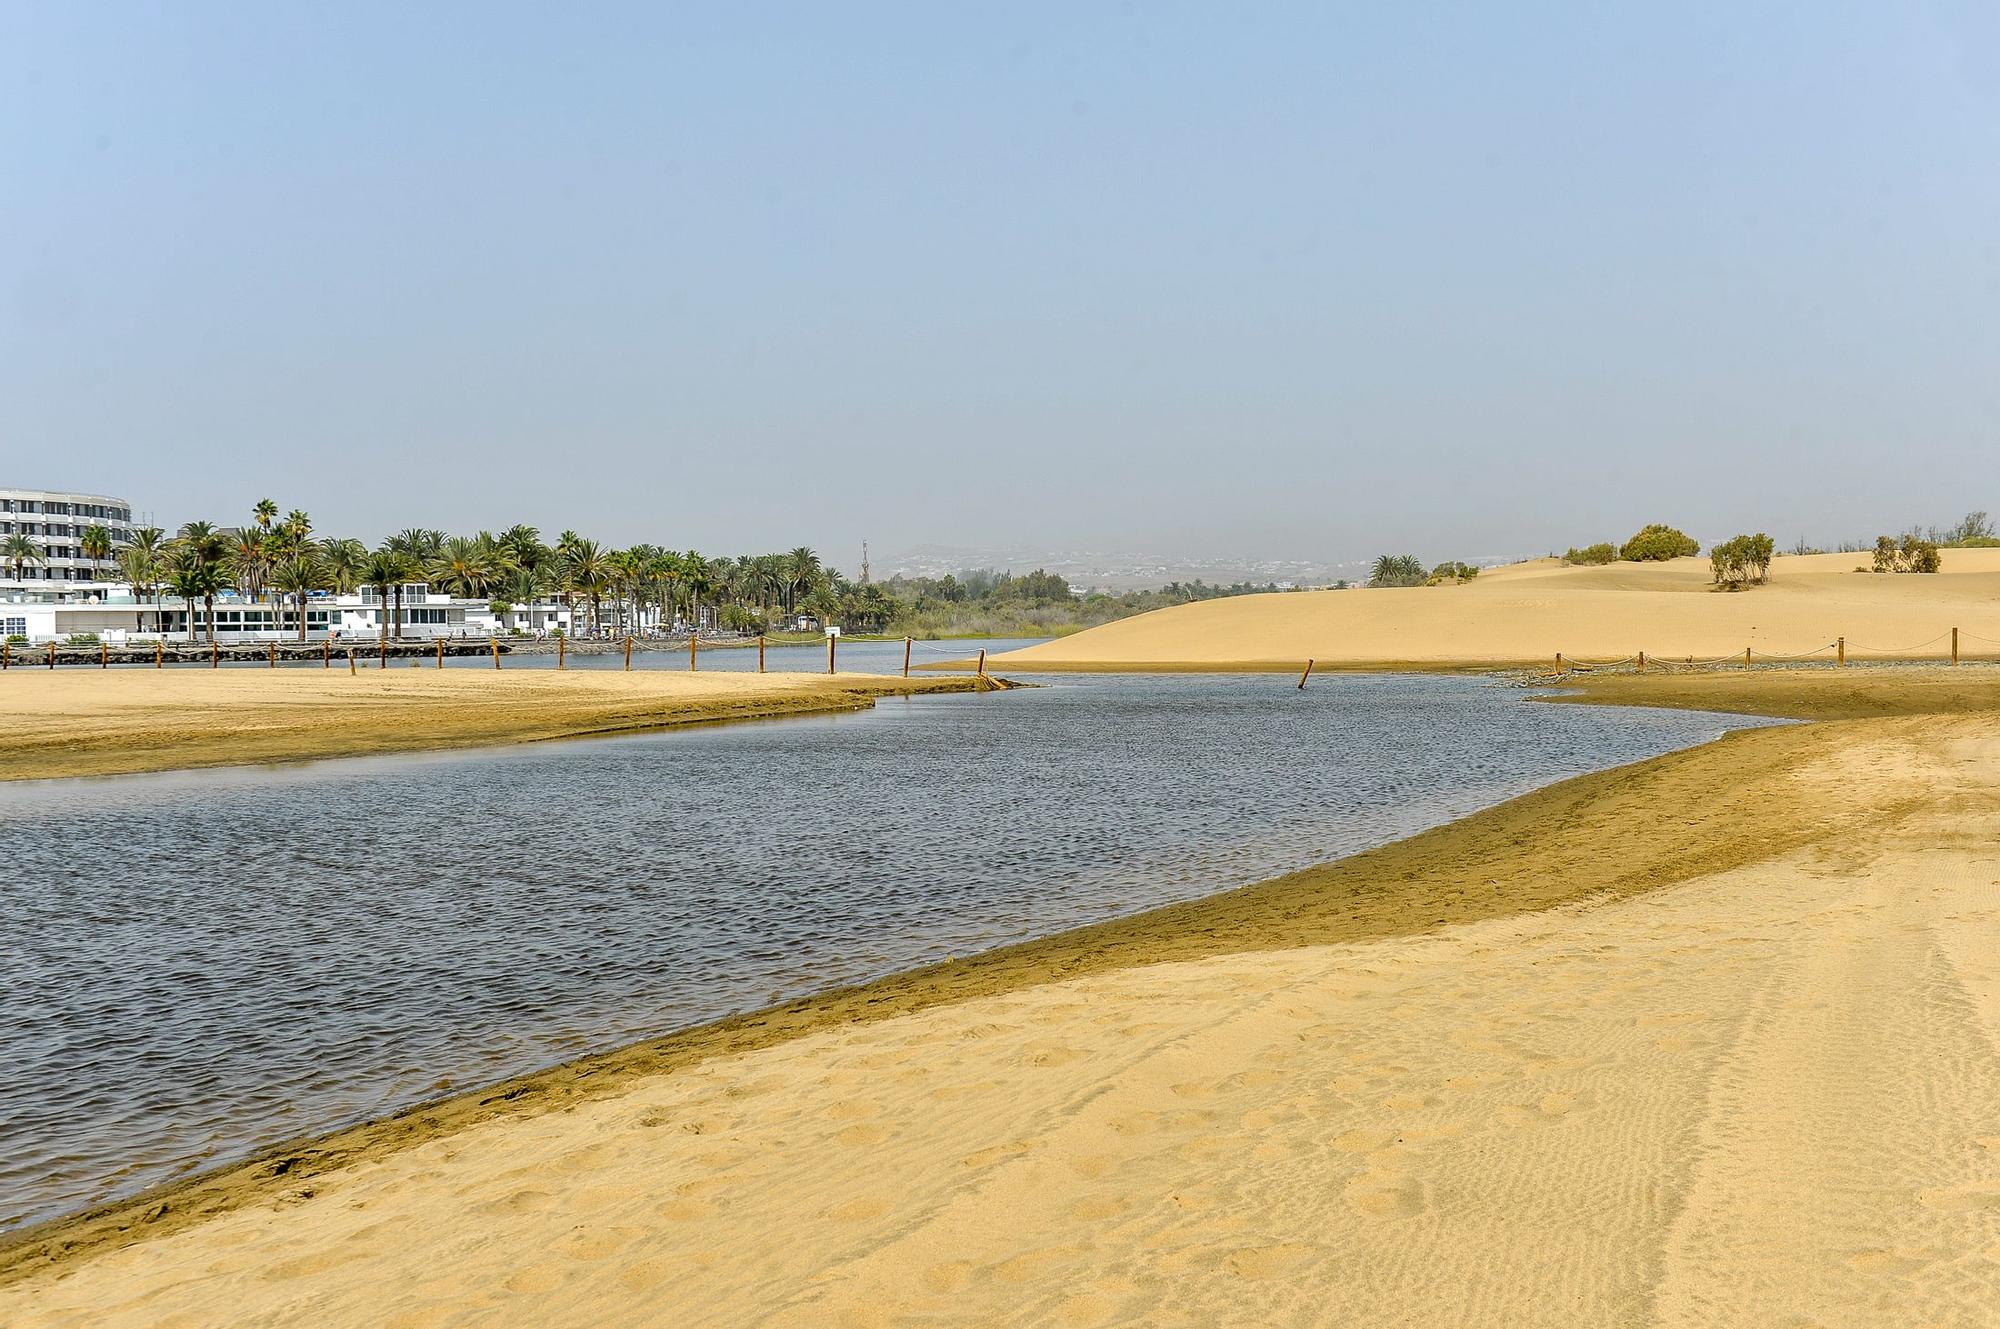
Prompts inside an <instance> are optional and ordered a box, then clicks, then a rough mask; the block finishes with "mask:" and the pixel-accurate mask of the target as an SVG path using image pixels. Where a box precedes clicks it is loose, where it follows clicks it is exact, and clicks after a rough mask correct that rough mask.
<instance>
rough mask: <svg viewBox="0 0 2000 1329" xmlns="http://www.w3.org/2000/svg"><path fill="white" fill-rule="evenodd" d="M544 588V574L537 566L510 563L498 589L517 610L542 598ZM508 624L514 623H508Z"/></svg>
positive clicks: (525, 607) (545, 583) (545, 587)
mask: <svg viewBox="0 0 2000 1329" xmlns="http://www.w3.org/2000/svg"><path fill="white" fill-rule="evenodd" d="M503 538H504V537H503ZM546 589H548V582H547V580H546V574H544V573H543V571H542V570H541V569H540V568H539V567H529V566H525V565H523V564H519V563H516V564H512V565H511V566H510V567H509V568H508V570H507V574H506V577H505V579H504V580H502V582H501V583H500V591H501V593H502V594H503V595H505V596H506V597H507V603H508V604H510V605H512V606H513V607H514V608H515V609H517V610H520V609H528V608H529V607H530V606H532V605H533V604H534V603H535V601H537V600H539V599H541V598H542V592H543V591H544V590H546ZM508 626H509V627H512V626H515V625H514V624H511V623H510V624H508Z"/></svg>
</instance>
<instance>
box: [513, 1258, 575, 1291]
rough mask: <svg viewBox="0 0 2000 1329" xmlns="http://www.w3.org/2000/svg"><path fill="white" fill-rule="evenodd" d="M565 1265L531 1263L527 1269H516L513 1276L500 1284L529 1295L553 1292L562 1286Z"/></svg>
mask: <svg viewBox="0 0 2000 1329" xmlns="http://www.w3.org/2000/svg"><path fill="white" fill-rule="evenodd" d="M565 1272H566V1270H565V1267H564V1266H562V1265H556V1264H531V1265H529V1266H528V1267H527V1268H526V1269H520V1270H516V1271H515V1273H514V1274H513V1276H512V1277H510V1278H509V1279H507V1281H506V1282H504V1283H502V1284H501V1285H500V1286H502V1287H504V1288H506V1289H507V1290H508V1291H509V1292H519V1293H523V1294H525V1295H527V1296H531V1297H532V1296H539V1295H541V1294H542V1293H544V1292H553V1291H555V1290H556V1289H557V1288H558V1287H560V1286H562V1281H563V1274H564V1273H565Z"/></svg>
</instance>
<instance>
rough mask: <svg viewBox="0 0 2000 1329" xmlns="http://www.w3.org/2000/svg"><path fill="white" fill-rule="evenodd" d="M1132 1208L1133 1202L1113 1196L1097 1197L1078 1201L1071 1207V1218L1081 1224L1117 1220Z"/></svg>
mask: <svg viewBox="0 0 2000 1329" xmlns="http://www.w3.org/2000/svg"><path fill="white" fill-rule="evenodd" d="M1131 1207H1132V1204H1131V1201H1129V1200H1121V1199H1119V1198H1118V1197H1117V1196H1113V1195H1097V1196H1091V1197H1090V1198H1088V1199H1083V1200H1078V1201H1077V1202H1076V1203H1075V1204H1073V1205H1071V1206H1070V1207H1069V1216H1070V1217H1071V1218H1074V1219H1076V1220H1077V1221H1078V1222H1081V1223H1097V1222H1102V1221H1103V1220H1104V1219H1107V1218H1116V1217H1118V1215H1120V1214H1122V1213H1124V1212H1125V1211H1126V1210H1127V1209H1130V1208H1131Z"/></svg>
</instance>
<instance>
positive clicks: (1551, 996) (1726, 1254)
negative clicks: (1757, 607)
mask: <svg viewBox="0 0 2000 1329" xmlns="http://www.w3.org/2000/svg"><path fill="white" fill-rule="evenodd" d="M1981 672H1983V671H1981ZM1896 673H1897V674H1899V675H1909V674H1910V673H1911V671H1896ZM1725 681H1726V680H1725ZM1764 681H1765V682H1766V683H1767V684H1769V686H1767V687H1765V688H1764V689H1763V691H1761V692H1760V693H1759V694H1758V699H1759V700H1760V701H1761V702H1762V703H1764V704H1765V705H1767V706H1770V707H1772V708H1773V709H1780V710H1781V713H1782V711H1783V710H1790V711H1793V712H1797V713H1806V712H1809V711H1811V710H1812V709H1814V708H1815V707H1818V708H1822V709H1826V710H1829V711H1830V712H1837V713H1840V714H1845V715H1848V716H1850V717H1852V718H1846V719H1841V720H1833V721H1828V722H1825V723H1818V724H1812V725H1806V726H1799V727H1789V728H1783V729H1771V730H1758V731H1749V732H1743V733H1738V734H1734V735H1731V736H1729V737H1728V738H1725V739H1723V740H1721V741H1720V742H1718V743H1715V744H1711V745H1708V746H1706V747H1703V748H1699V749H1696V750H1693V751H1690V752H1687V753H1681V754H1676V755H1673V756H1670V757H1665V758H1660V759H1657V760H1654V761H1649V762H1644V763H1640V764H1637V765H1634V766H1630V767H1625V768H1621V769H1619V770H1616V771H1610V772H1604V773H1600V774H1597V775H1592V776H1585V777H1582V778H1581V779H1577V780H1572V781H1568V782H1565V783H1564V784H1561V785H1558V786H1555V787H1552V788H1550V789H1547V790H1543V791H1540V792H1537V793H1534V794H1530V795H1528V796H1526V797H1524V798H1520V799H1517V800H1514V801H1513V802H1511V803H1508V804H1505V805H1502V806H1501V807H1498V808H1494V809H1490V810H1488V811H1487V812H1483V813H1480V814H1477V815H1475V816H1473V817H1470V818H1467V819H1465V820H1463V821H1460V822H1457V823H1454V824H1452V825H1450V826H1446V827H1442V828H1439V829H1438V830H1435V831H1432V832H1429V833H1427V834H1424V835H1420V836H1416V837H1413V838H1411V839H1409V840H1405V841H1401V842H1399V843H1397V844H1393V845H1389V846H1386V847H1384V848H1382V849H1379V850H1375V851H1372V852H1370V853H1367V854H1362V855H1359V856H1356V857H1354V858H1351V859H1347V860H1343V861H1341V862H1338V863H1334V864H1330V865H1327V866H1325V867H1321V868H1316V869H1312V870H1309V871H1307V872H1303V873H1298V874H1294V875H1292V876H1289V877H1285V878H1281V879H1279V880H1277V881H1273V882H1269V883H1265V884H1263V885H1260V886H1256V887H1252V888H1249V889H1247V890H1242V891H1236V892H1231V893H1229V894H1225V895H1221V896H1217V897H1213V898H1211V899H1208V900H1202V901H1197V902H1192V903H1189V904H1184V905H1179V906H1175V907H1173V908H1170V909H1165V910H1159V911H1156V912H1154V913H1150V914H1146V915H1142V916H1139V917H1136V918H1131V919H1125V920H1120V921H1118V922H1115V923H1111V924H1106V925H1103V926H1101V927H1097V928H1091V929H1084V930H1082V931H1079V932H1073V933H1069V934H1065V935H1063V936H1060V937H1054V938H1050V939H1047V940H1044V941H1040V942H1036V943H1031V944H1029V945H1025V946H1019V947H1014V948H1011V949H1009V950H1006V951H1002V952H996V953H994V954H991V955H987V956H982V957H977V958H974V959H970V960H965V961H959V962H955V963H952V964H948V965H943V966H938V967H935V968H933V969H930V970H925V971H920V972H917V973H912V974H905V975H899V976H897V977H895V978H892V979H889V980H885V981H883V982H881V983H877V984H873V985H870V986H869V987H866V988H862V989H858V990H855V991H850V992H845V993H837V994H831V995H828V996H825V997H822V998H818V999H814V1000H810V1001H803V1002H797V1003H793V1004H791V1005H789V1006H786V1007H783V1008H780V1009H779V1010H776V1011H772V1012H765V1013H762V1014H760V1015H757V1016H751V1017H744V1018H741V1019H738V1020H733V1021H729V1022H725V1023H724V1024H721V1025H716V1026H710V1027H708V1028H705V1029H702V1030H696V1031H692V1032H690V1033H687V1034H684V1035H681V1036H678V1037H675V1038H670V1039H666V1040H662V1041H660V1042H657V1043H653V1044H648V1045H643V1046H640V1047H637V1048H630V1049H625V1050H623V1051H620V1052H616V1053H612V1054H608V1055H606V1056H602V1057H595V1058H589V1059H586V1060H584V1061H580V1062H577V1063H572V1064H571V1065H569V1066H566V1067H563V1068H559V1069H557V1070H555V1071H551V1072H546V1073H544V1074H542V1075H538V1076H533V1077H528V1078H526V1079H524V1080H521V1081H516V1082H514V1083H512V1084H510V1085H507V1086H502V1087H501V1088H499V1089H497V1090H494V1091H489V1092H487V1093H483V1094H478V1095H470V1096H467V1097H464V1098H460V1099H456V1100H452V1101H450V1102H448V1103H444V1104H440V1105H434V1106H432V1107H430V1108H426V1109H421V1110H418V1111H416V1112H413V1113H410V1114H406V1115H404V1116H403V1117H400V1118H397V1119H394V1120H391V1121H388V1122H383V1123H376V1124H373V1125H370V1126H367V1127H362V1128H359V1129H357V1130H354V1131H350V1132H345V1133H343V1134H341V1135H339V1136H335V1137H332V1138H330V1139H326V1140H321V1141H317V1142H314V1143H312V1144H310V1145H307V1146H302V1147H299V1148H296V1149H293V1150H288V1151H285V1152H284V1153H282V1154H281V1155H279V1156H277V1157H275V1158H271V1159H266V1160H264V1161H262V1162H261V1163H258V1164H254V1165H247V1166H244V1167H241V1168H238V1169H235V1170H233V1171H231V1172H228V1173H224V1174H220V1175H218V1176H216V1177H212V1178H208V1179H205V1180H204V1181H202V1182H200V1183H198V1184H196V1185H193V1186H188V1187H184V1188H181V1189H179V1190H177V1191H173V1192H169V1193H165V1194H162V1195H158V1196H154V1197H149V1198H148V1199H146V1200H144V1201H142V1202H140V1203H138V1204H134V1205H127V1206H122V1207H120V1208H118V1209H116V1210H113V1211H110V1212H107V1213H105V1214H102V1215H99V1216H97V1217H95V1218H92V1219H86V1220H83V1221H79V1222H71V1223H68V1224H65V1225H62V1226H60V1227H57V1228H54V1229H49V1230H45V1231H43V1232H42V1233H39V1234H33V1239H31V1240H29V1241H27V1242H25V1243H22V1244H19V1245H17V1246H15V1247H14V1248H13V1249H12V1250H11V1251H9V1252H7V1253H6V1254H5V1255H4V1256H0V1322H4V1323H9V1324H15V1323H19V1324H23V1325H59V1324H60V1325H70V1324H211V1323H227V1322H241V1321H243V1320H256V1321H258V1322H262V1323H313V1324H402V1325H419V1324H461V1323H462V1324H473V1323H506V1322H511V1323H530V1322H532V1323H542V1324H621V1323H625V1324H651V1323H659V1324H668V1323H671V1324H685V1325H699V1324H715V1325H738V1324H751V1323H774V1324H801V1325H829V1324H832V1325H839V1324H859V1325H868V1324H897V1323H911V1322H925V1323H953V1324H974V1323H976V1324H1047V1323H1057V1324H1098V1323H1120V1322H1125V1323H1129V1322H1145V1323H1149V1324H1156V1323H1157V1324H1190V1325H1193V1324H1214V1323H1257V1324H1294V1323H1296V1324H1318V1323H1329V1322H1333V1323H1394V1324H1422V1325H1462V1324H1475V1323H1495V1324H1498V1323H1533V1324H1557V1325H1579V1326H1581V1325H1592V1326H1595V1325H1603V1324H1660V1325H1712V1324H1741V1325H1746V1326H1747V1325H1758V1326H1763V1325H1771V1324H1779V1323H1796V1324H1808V1323H1810V1324H1817V1325H1836V1324H1856V1325H1859V1324H1869V1325H1879V1324H1892V1325H1900V1324H1912V1325H1914V1324H1951V1325H1961V1324H1962V1325H1972V1324H1983V1323H1987V1322H1989V1321H1988V1320H1987V1318H1986V1317H1987V1315H1988V1313H1989V1312H1990V1308H1991V1306H1992V1305H1993V1304H1995V1301H1996V1298H2000V1075H1996V1074H1994V1071H1995V1069H1996V1067H2000V1055H1996V1051H1995V1048H1996V1040H2000V969H1996V968H1995V966H1993V965H1992V963H1991V962H1990V956H1991V955H1992V954H1993V953H1994V947H1995V944H1996V943H2000V891H1996V883H2000V850H1995V849H1993V848H1992V847H1991V846H1993V845H1994V844H1995V843H1996V842H2000V835H1997V834H1996V833H2000V792H1996V791H2000V778H1996V777H2000V715H1996V714H1993V713H1992V712H1991V711H1990V710H1988V709H1983V708H1982V709H1981V710H1977V711H1970V712H1963V713H1955V714H1935V713H1922V712H1919V713H1904V712H1906V711H1907V710H1908V709H1909V708H1911V707H1913V706H1919V705H1922V706H1931V707H1942V706H1945V705H1947V704H1952V705H1963V704H1966V703H1967V702H1968V700H1978V699H1983V696H1984V694H1983V693H1979V692H1978V691H1977V690H1976V688H1974V689H1972V690H1969V691H1968V690H1967V683H1968V681H1967V680H1966V679H1963V678H1961V679H1960V680H1957V681H1956V682H1953V681H1952V680H1943V682H1942V683H1938V682H1932V681H1928V680H1923V679H1919V678H1915V677H1908V676H1906V677H1894V676H1889V675H1888V674H1887V672H1886V671H1884V675H1883V676H1882V677H1879V678H1869V679H1867V680H1865V681H1863V682H1861V683H1857V680H1856V678H1855V676H1853V675H1850V676H1849V677H1848V678H1845V679H1841V678H1834V677H1831V676H1829V675H1827V674H1824V673H1819V674H1811V673H1801V674H1798V675H1793V676H1788V677H1787V678H1785V679H1782V680H1779V679H1776V678H1768V679H1766V680H1764ZM1609 682H1611V680H1590V681H1588V682H1587V683H1586V685H1585V686H1586V687H1589V688H1591V689H1593V690H1595V689H1598V688H1601V687H1603V686H1604V685H1605V684H1606V683H1609ZM1663 682H1664V680H1663ZM1677 682H1678V684H1679V685H1681V686H1683V687H1686V686H1693V687H1700V686H1703V680H1700V679H1693V680H1678V681H1677ZM1945 684H1949V686H1944V685H1945ZM1709 686H1711V687H1713V688H1715V689H1716V691H1715V693H1714V694H1712V696H1714V697H1716V698H1720V697H1721V694H1722V693H1723V692H1724V691H1726V688H1725V687H1723V685H1721V684H1710V685H1709ZM1835 687H1840V688H1844V689H1845V690H1846V691H1845V693H1843V694H1842V695H1841V697H1840V699H1837V700H1831V701H1830V700H1829V698H1833V697H1834V696H1835V694H1834V692H1833V691H1832V689H1834V688H1835ZM1941 687H1942V688H1943V690H1939V689H1940V688H1941ZM1926 689H1928V690H1926ZM1668 695H1669V694H1668V693H1667V692H1666V690H1665V689H1662V690H1661V692H1660V693H1659V694H1657V698H1656V699H1665V698H1667V697H1668ZM1857 697H1859V698H1861V700H1857V699H1856V698H1857ZM1917 697H1921V698H1923V700H1922V701H1920V702H1919V701H1916V700H1913V698H1917ZM1953 697H1956V698H1958V700H1957V701H1956V702H1953V701H1952V698H1953ZM1633 699H1634V698H1633V697H1632V696H1631V695H1629V694H1627V695H1616V696H1609V695H1607V696H1605V697H1604V700H1610V701H1619V702H1625V701H1630V700H1633ZM1671 700H1672V701H1673V702H1674V703H1675V704H1686V700H1687V696H1686V694H1685V693H1675V694H1672V695H1671Z"/></svg>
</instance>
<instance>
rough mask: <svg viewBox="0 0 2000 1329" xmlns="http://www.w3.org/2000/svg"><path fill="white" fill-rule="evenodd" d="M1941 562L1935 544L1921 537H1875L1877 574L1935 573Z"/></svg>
mask: <svg viewBox="0 0 2000 1329" xmlns="http://www.w3.org/2000/svg"><path fill="white" fill-rule="evenodd" d="M1943 561H1944V560H1943V558H1942V557H1941V556H1940V555H1939V554H1938V547H1937V543H1936V542H1935V541H1932V540H1926V539H1924V538H1923V537H1922V536H1919V535H1916V534H1910V535H1906V536H1904V537H1903V538H1902V539H1900V540H1899V539H1897V538H1896V537H1895V536H1893V535H1879V536H1877V537H1875V569H1874V570H1875V571H1877V572H1936V571H1937V570H1938V568H1939V566H1940V565H1941V564H1942V563H1943Z"/></svg>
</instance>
